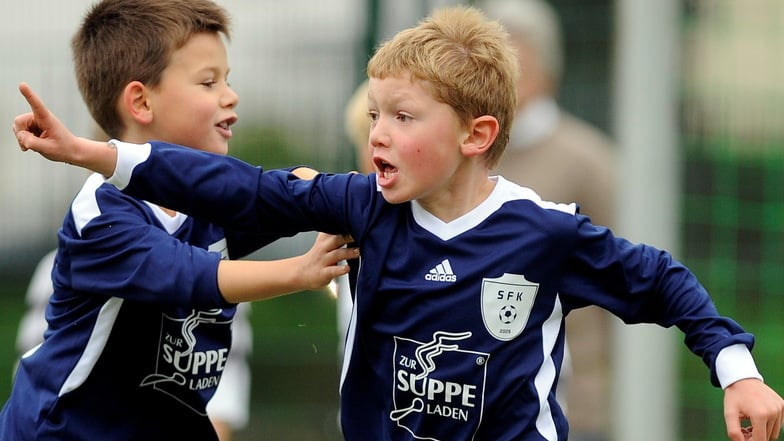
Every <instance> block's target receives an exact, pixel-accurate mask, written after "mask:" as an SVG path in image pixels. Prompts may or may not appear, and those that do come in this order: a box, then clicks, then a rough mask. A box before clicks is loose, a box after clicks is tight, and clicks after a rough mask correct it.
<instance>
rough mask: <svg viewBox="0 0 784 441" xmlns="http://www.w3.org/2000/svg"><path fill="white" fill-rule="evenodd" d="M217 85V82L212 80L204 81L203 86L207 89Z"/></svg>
mask: <svg viewBox="0 0 784 441" xmlns="http://www.w3.org/2000/svg"><path fill="white" fill-rule="evenodd" d="M215 83H216V81H215V80H212V79H210V80H206V81H202V82H201V85H202V86H204V87H207V88H212V86H214V85H215Z"/></svg>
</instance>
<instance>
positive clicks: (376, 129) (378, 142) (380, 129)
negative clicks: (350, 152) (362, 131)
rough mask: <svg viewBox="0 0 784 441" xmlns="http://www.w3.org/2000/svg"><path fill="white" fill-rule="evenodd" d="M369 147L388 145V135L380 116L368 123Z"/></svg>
mask: <svg viewBox="0 0 784 441" xmlns="http://www.w3.org/2000/svg"><path fill="white" fill-rule="evenodd" d="M369 143H370V147H385V146H388V145H389V135H388V133H387V130H386V129H385V128H384V124H383V123H382V120H381V118H377V119H376V120H375V121H373V123H372V124H371V125H370V136H369Z"/></svg>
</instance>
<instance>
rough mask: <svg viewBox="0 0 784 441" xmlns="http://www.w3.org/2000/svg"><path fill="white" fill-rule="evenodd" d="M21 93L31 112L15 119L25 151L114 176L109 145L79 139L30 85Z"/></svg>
mask: <svg viewBox="0 0 784 441" xmlns="http://www.w3.org/2000/svg"><path fill="white" fill-rule="evenodd" d="M19 91H20V92H21V93H22V95H23V96H24V97H25V99H26V100H27V102H28V103H29V104H30V110H31V112H29V113H24V114H22V115H19V116H17V117H16V118H15V119H14V126H13V130H14V134H15V135H16V141H17V142H18V143H19V147H21V149H22V151H27V150H32V151H34V152H38V153H40V154H41V156H43V157H45V158H46V159H49V160H51V161H57V162H65V163H68V164H73V165H78V166H79V167H83V168H86V169H89V170H92V171H95V172H98V173H101V174H102V175H104V176H107V177H108V176H111V175H112V174H114V168H115V166H116V164H117V151H116V150H115V149H113V148H112V147H111V146H110V145H109V144H107V143H105V142H100V141H92V140H89V139H86V138H79V137H77V136H75V135H74V134H73V133H71V132H70V131H69V130H68V128H67V127H65V126H64V125H63V124H62V123H61V122H60V121H59V120H58V119H57V117H56V116H54V114H52V112H50V111H49V109H48V108H47V107H46V105H44V102H43V101H42V100H41V99H40V98H39V97H38V95H36V94H35V92H33V90H32V89H31V88H30V86H28V85H27V84H25V83H22V84H20V85H19Z"/></svg>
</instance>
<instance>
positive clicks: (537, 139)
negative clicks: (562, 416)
mask: <svg viewBox="0 0 784 441" xmlns="http://www.w3.org/2000/svg"><path fill="white" fill-rule="evenodd" d="M478 6H480V7H481V8H482V9H483V10H484V11H485V13H486V14H487V15H488V17H489V18H491V19H495V20H498V21H499V22H500V23H501V24H503V25H504V27H505V28H506V30H507V31H508V32H509V34H510V37H511V40H512V45H513V46H514V48H515V49H516V50H517V56H518V61H519V63H520V77H519V82H518V88H517V92H518V95H517V96H518V111H517V114H516V115H515V120H514V123H513V125H512V130H511V134H510V139H509V144H508V146H507V148H506V151H505V152H504V155H503V156H502V158H501V161H499V163H498V166H497V167H496V168H495V170H494V172H495V173H497V174H499V175H502V176H504V177H505V178H507V179H510V180H511V181H513V182H515V183H517V184H520V185H523V186H525V187H530V188H532V189H534V190H535V191H536V192H537V193H538V194H539V195H540V196H542V198H544V199H546V200H550V201H555V202H564V203H568V202H577V203H578V205H579V206H580V213H582V214H585V215H587V216H589V217H590V218H591V221H592V222H593V223H594V224H597V225H604V226H607V227H610V228H613V227H615V225H614V224H615V222H614V217H615V209H616V207H615V202H616V201H615V198H616V159H615V155H616V149H615V146H614V145H613V142H612V141H611V140H610V139H609V137H608V136H606V135H605V134H604V133H602V132H601V131H600V130H599V129H597V128H595V127H593V126H591V125H589V124H588V123H587V122H585V121H583V120H581V119H578V118H577V117H575V116H573V115H571V114H569V113H568V112H567V111H565V110H564V109H563V108H561V107H560V106H559V105H558V102H557V95H558V88H559V83H560V79H561V76H562V72H563V68H564V64H565V62H564V54H563V43H562V32H561V25H560V20H559V17H558V15H557V13H556V11H555V10H554V9H553V8H552V7H551V6H550V4H549V3H547V2H546V1H544V0H484V1H482V2H480V3H479V5H478ZM610 319H611V317H610V314H609V313H607V312H606V311H604V310H602V309H600V308H598V307H588V308H582V309H578V310H575V311H572V312H571V313H570V314H569V317H568V318H567V320H566V338H567V355H568V357H567V359H566V361H565V362H564V370H563V373H562V376H561V380H560V381H561V383H559V389H558V392H559V394H560V395H561V402H562V403H564V404H565V409H566V411H567V412H568V415H569V425H570V428H571V430H570V433H569V439H570V440H574V441H604V440H607V439H608V436H609V424H610V415H609V409H610V406H609V404H610V403H609V400H610V391H609V381H610V378H609V376H610V366H611V360H610V347H609V346H610Z"/></svg>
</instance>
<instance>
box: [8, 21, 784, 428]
mask: <svg viewBox="0 0 784 441" xmlns="http://www.w3.org/2000/svg"><path fill="white" fill-rule="evenodd" d="M368 76H369V92H368V104H369V106H368V109H369V114H370V116H371V129H370V139H369V144H370V148H371V153H372V155H371V157H372V161H373V166H374V170H375V173H372V174H370V175H367V176H366V175H361V174H320V175H318V176H316V177H315V178H314V179H313V180H312V181H303V180H293V179H291V178H290V175H289V173H287V172H284V171H277V170H266V171H265V170H262V169H260V168H256V167H252V166H250V165H248V164H245V163H242V162H241V161H237V160H233V159H231V158H225V157H219V156H215V155H212V154H209V153H205V152H197V151H194V150H189V149H183V148H182V147H179V146H172V145H168V144H165V143H161V142H149V143H146V144H144V145H136V144H127V143H123V142H119V141H113V142H111V145H110V146H107V144H106V143H101V142H96V141H90V140H85V139H83V138H77V137H75V136H74V135H72V134H71V133H70V132H69V131H68V130H67V129H66V128H65V127H64V126H62V124H61V123H59V121H58V120H57V119H56V118H55V117H54V116H53V115H52V114H51V113H50V112H49V111H48V109H46V107H45V106H44V105H43V103H42V102H41V101H40V99H39V98H38V97H37V96H36V95H35V94H33V93H32V92H31V91H30V90H29V88H27V87H25V86H23V87H22V92H23V94H24V95H25V97H26V98H27V99H28V102H29V103H30V105H31V107H32V110H33V112H32V113H28V114H24V115H20V116H19V117H17V119H16V120H15V123H14V130H15V132H16V135H17V140H18V142H19V144H20V146H21V148H22V149H23V150H27V149H32V150H34V151H37V152H39V153H41V154H42V155H44V156H45V157H47V158H49V159H51V160H57V161H66V162H71V163H74V164H77V165H80V166H83V167H88V168H91V169H93V170H95V171H97V172H100V173H102V174H103V175H105V176H111V177H110V179H109V182H111V183H114V184H115V185H117V186H118V188H121V189H122V190H123V192H124V193H126V194H129V195H136V196H143V197H146V198H150V199H152V200H156V201H158V202H161V203H164V204H170V205H173V206H176V207H177V208H178V209H181V210H183V211H185V212H188V213H191V214H192V215H195V216H198V217H203V218H205V219H209V220H210V221H213V222H217V223H219V224H221V225H227V226H229V225H232V226H237V227H243V228H248V229H249V228H255V229H256V230H257V231H261V232H267V233H272V232H274V233H275V234H286V233H291V232H296V231H306V230H312V229H316V230H322V231H327V232H333V233H339V232H348V233H350V234H351V236H352V237H353V238H354V239H355V240H356V242H357V244H358V246H359V248H360V250H361V255H362V257H361V258H360V263H359V271H358V274H357V283H356V291H355V293H354V294H355V299H354V300H355V302H354V305H355V306H354V310H353V314H352V319H351V325H350V329H349V333H348V340H347V344H346V355H345V361H346V362H345V364H344V366H343V372H342V381H341V402H342V405H341V421H342V428H343V433H344V435H345V438H346V439H347V440H348V441H366V440H371V439H373V440H377V439H384V440H406V441H409V440H414V439H430V440H440V441H468V440H475V441H479V440H482V441H491V440H492V441H498V440H530V441H534V440H560V441H563V440H565V439H567V436H568V424H567V422H566V419H565V417H564V414H563V412H562V411H561V408H560V407H559V405H558V402H557V401H556V398H555V390H556V386H557V379H558V374H559V371H560V369H561V361H562V357H563V350H564V317H565V316H566V315H567V314H568V313H569V312H570V311H572V310H574V309H576V308H581V307H584V306H586V305H589V304H595V305H599V306H602V307H603V308H606V309H608V310H609V311H611V312H613V313H614V314H616V315H618V316H619V317H621V318H623V319H624V320H626V321H627V322H629V323H639V322H650V323H658V324H660V325H662V326H672V325H676V326H678V327H679V328H680V329H681V330H682V331H683V332H684V333H685V334H686V344H687V345H688V347H689V348H690V349H691V350H692V351H693V352H694V353H695V354H697V355H698V356H700V357H702V358H703V360H705V362H706V364H707V365H708V367H709V368H710V372H711V380H712V382H713V383H714V384H715V385H717V386H721V387H723V388H724V391H725V400H724V412H725V417H726V422H727V430H728V434H729V435H730V438H731V439H732V440H734V441H740V440H742V439H744V434H743V432H742V430H741V420H742V419H748V420H750V421H751V423H752V424H753V427H754V429H753V439H754V440H755V441H762V440H768V439H774V438H776V437H777V436H778V432H779V430H780V427H781V420H782V414H783V413H784V401H783V400H782V399H781V397H780V396H779V395H778V394H776V393H775V392H774V391H773V390H771V389H770V388H769V387H768V386H766V385H765V384H764V383H763V382H762V380H761V376H760V374H759V372H758V371H757V369H756V367H755V365H754V361H753V359H752V357H751V353H750V351H749V349H750V348H751V346H752V345H753V336H752V335H750V334H748V333H746V332H745V331H744V330H743V329H742V328H741V327H740V326H739V325H738V324H737V323H735V322H734V321H732V320H731V319H729V318H726V317H722V316H720V315H719V314H718V312H717V311H716V309H715V307H714V306H713V303H712V302H711V300H710V297H709V296H708V294H707V292H705V290H704V288H703V287H702V286H701V285H700V284H699V283H698V281H697V279H696V278H695V276H694V275H693V274H692V273H691V272H689V270H688V269H687V268H686V267H684V266H683V265H682V264H680V263H678V262H677V261H675V260H674V259H673V258H672V256H671V255H670V254H668V253H666V252H664V251H661V250H657V249H655V248H653V247H650V246H646V245H640V244H632V243H630V242H628V241H626V240H624V239H621V238H618V237H615V236H614V235H613V234H612V233H611V231H610V230H608V229H607V228H604V227H601V226H597V225H593V224H592V223H591V222H590V219H588V218H587V217H585V216H582V215H580V214H579V213H578V210H577V207H576V206H575V205H574V204H568V205H567V204H555V203H551V202H547V201H543V200H542V199H541V198H540V197H539V196H538V195H537V194H536V193H534V192H533V191H532V190H530V189H527V188H523V187H520V186H517V185H515V184H513V183H511V182H509V181H506V180H505V179H504V178H502V177H500V176H490V175H489V170H490V169H491V168H492V167H493V166H494V165H495V163H496V162H497V161H498V159H499V158H500V156H501V154H502V153H503V150H504V147H505V145H506V143H507V141H508V138H509V127H510V126H511V123H512V118H513V115H514V111H515V107H516V106H515V81H516V76H517V67H516V61H515V56H514V53H513V51H512V50H511V49H510V47H509V46H508V44H507V34H506V32H505V31H504V29H503V28H502V27H501V26H500V25H499V24H498V23H496V22H491V21H488V20H486V19H485V17H484V16H483V15H482V14H481V13H480V12H479V11H478V10H476V9H473V8H469V7H454V8H446V9H440V10H437V11H435V12H433V14H432V15H431V16H429V17H428V18H427V19H425V20H424V21H422V22H421V23H420V24H419V25H418V26H416V27H414V28H412V29H408V30H404V31H402V32H400V33H399V34H397V35H396V36H395V37H394V38H393V39H392V40H390V41H388V42H386V43H384V44H383V45H382V46H381V47H380V48H379V49H378V51H377V52H376V54H375V55H374V56H373V58H372V59H371V60H370V62H369V64H368ZM42 130H44V131H42ZM181 167H187V168H188V170H189V173H187V174H182V173H179V172H178V170H179V169H180V168H181ZM186 188H187V189H189V190H188V193H189V194H190V197H188V198H186V199H183V200H180V198H179V197H180V196H182V195H184V194H185V193H186V192H185V191H184V189H186ZM750 436H751V435H750Z"/></svg>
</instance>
